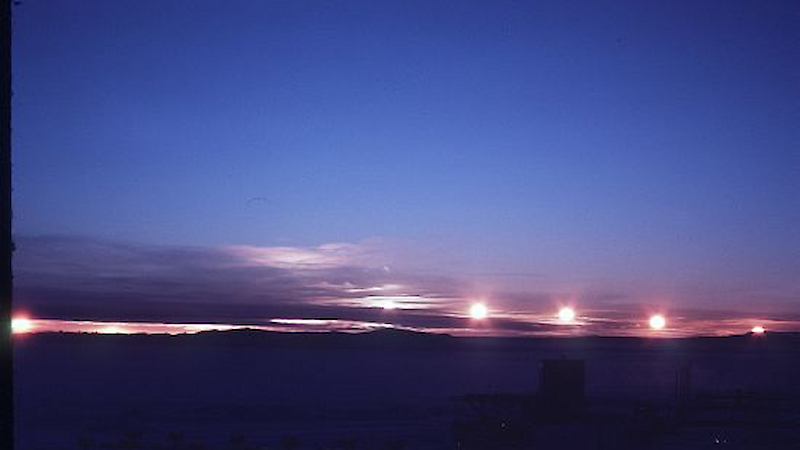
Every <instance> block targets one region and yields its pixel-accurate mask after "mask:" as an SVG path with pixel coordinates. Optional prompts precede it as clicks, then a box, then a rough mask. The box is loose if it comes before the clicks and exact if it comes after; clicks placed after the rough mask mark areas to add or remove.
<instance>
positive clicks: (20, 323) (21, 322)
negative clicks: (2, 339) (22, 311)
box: [11, 317, 33, 334]
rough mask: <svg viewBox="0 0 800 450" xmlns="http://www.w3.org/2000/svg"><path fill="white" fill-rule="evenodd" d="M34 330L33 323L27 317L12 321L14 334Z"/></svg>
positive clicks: (16, 318)
mask: <svg viewBox="0 0 800 450" xmlns="http://www.w3.org/2000/svg"><path fill="white" fill-rule="evenodd" d="M31 330H33V322H32V321H31V320H30V319H27V318H25V317H15V318H13V319H11V332H12V333H14V334H19V333H28V332H30V331H31Z"/></svg>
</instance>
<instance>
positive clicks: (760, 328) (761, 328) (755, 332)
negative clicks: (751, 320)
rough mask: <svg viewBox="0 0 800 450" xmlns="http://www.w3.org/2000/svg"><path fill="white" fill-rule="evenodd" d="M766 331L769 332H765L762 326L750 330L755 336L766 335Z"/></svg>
mask: <svg viewBox="0 0 800 450" xmlns="http://www.w3.org/2000/svg"><path fill="white" fill-rule="evenodd" d="M765 331H767V330H765V329H764V327H762V326H760V325H758V326H755V327H753V329H752V330H750V332H751V333H753V334H764V332H765Z"/></svg>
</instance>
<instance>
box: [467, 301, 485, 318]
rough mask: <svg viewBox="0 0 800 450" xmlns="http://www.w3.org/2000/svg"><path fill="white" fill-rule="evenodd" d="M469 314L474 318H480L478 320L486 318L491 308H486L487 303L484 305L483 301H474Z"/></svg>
mask: <svg viewBox="0 0 800 450" xmlns="http://www.w3.org/2000/svg"><path fill="white" fill-rule="evenodd" d="M469 315H470V316H471V317H472V318H473V319H478V320H480V319H484V318H486V316H487V315H489V309H488V308H486V305H484V304H483V303H474V304H473V305H472V306H470V308H469Z"/></svg>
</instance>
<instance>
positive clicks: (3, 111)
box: [0, 0, 14, 449]
mask: <svg viewBox="0 0 800 450" xmlns="http://www.w3.org/2000/svg"><path fill="white" fill-rule="evenodd" d="M12 1H13V0H0V77H1V78H0V83H2V85H1V86H0V211H2V212H1V213H0V363H1V364H0V414H2V416H3V417H2V419H0V448H6V449H13V448H14V421H13V412H14V390H13V387H12V378H13V367H12V360H13V348H12V346H11V293H12V280H13V275H12V272H11V271H12V268H11V253H12V252H13V247H14V245H13V243H12V241H11V239H12V237H11V2H12Z"/></svg>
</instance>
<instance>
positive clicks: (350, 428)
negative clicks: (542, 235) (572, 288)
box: [14, 331, 800, 450]
mask: <svg viewBox="0 0 800 450" xmlns="http://www.w3.org/2000/svg"><path fill="white" fill-rule="evenodd" d="M15 355H16V367H15V375H16V380H15V385H14V388H15V396H16V409H15V414H16V418H15V419H16V430H17V449H18V450H52V449H87V450H90V449H97V450H101V449H130V450H133V449H142V450H146V449H153V450H156V449H160V450H190V449H194V450H200V449H206V450H212V449H238V450H244V449H267V448H268V449H296V450H300V449H327V448H338V449H398V450H399V449H456V448H460V449H493V448H498V449H499V448H503V449H505V448H518V449H539V448H559V449H570V448H576V449H577V448H580V449H582V450H584V449H626V448H630V449H648V448H650V449H673V448H674V449H678V448H681V449H695V448H696V449H701V448H726V449H745V448H746V449H758V448H765V449H766V448H769V449H783V448H787V449H789V448H800V335H794V334H768V335H765V336H749V335H748V336H736V337H729V338H694V339H674V340H673V339H633V338H571V339H565V338H560V339H559V338H550V339H488V338H469V339H467V338H451V337H447V336H433V335H420V334H416V333H407V332H398V331H380V332H374V333H368V334H362V335H341V334H316V335H311V334H291V335H287V334H277V333H268V332H254V331H230V332H209V333H201V334H199V335H184V336H154V335H149V336H146V335H141V336H122V335H78V334H41V335H28V336H22V337H20V338H18V339H16V342H15ZM544 361H550V362H544ZM553 361H555V362H553ZM565 361H566V362H565ZM573 362H574V363H573ZM548 364H549V366H547V365H548ZM544 366H547V367H549V368H550V369H546V370H545V369H544ZM559 367H561V368H562V369H563V368H565V367H566V369H565V370H566V371H563V372H559V370H561V369H559ZM570 367H571V368H570ZM553 368H555V369H556V370H555V372H553V371H552V370H551V369H553ZM573 369H574V370H573ZM543 370H544V371H545V372H547V370H550V372H548V373H549V375H545V378H544V379H543V378H542V373H543Z"/></svg>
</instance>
